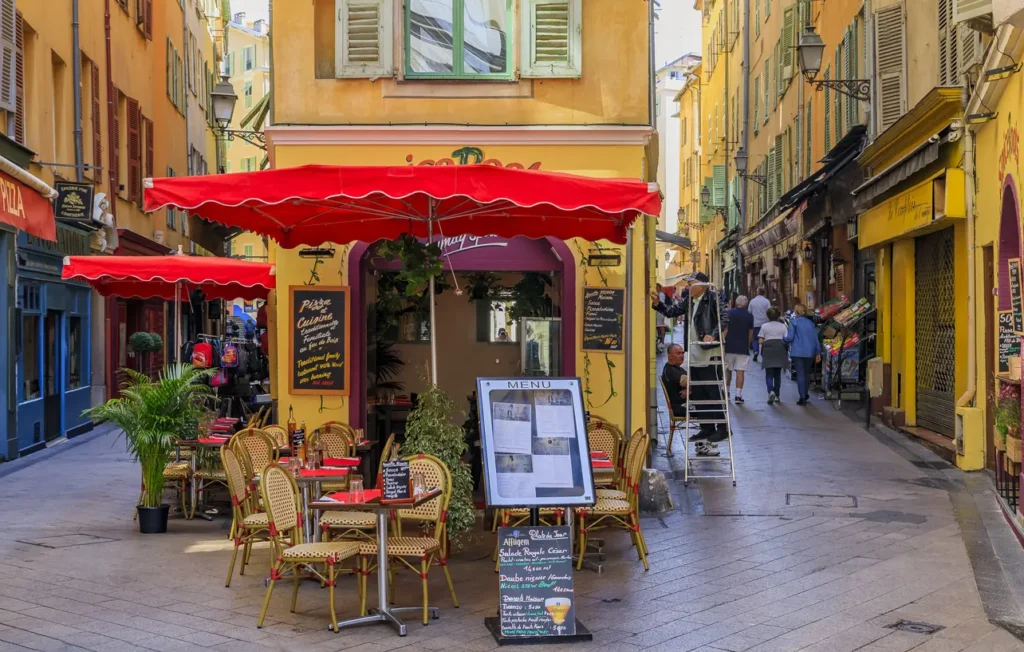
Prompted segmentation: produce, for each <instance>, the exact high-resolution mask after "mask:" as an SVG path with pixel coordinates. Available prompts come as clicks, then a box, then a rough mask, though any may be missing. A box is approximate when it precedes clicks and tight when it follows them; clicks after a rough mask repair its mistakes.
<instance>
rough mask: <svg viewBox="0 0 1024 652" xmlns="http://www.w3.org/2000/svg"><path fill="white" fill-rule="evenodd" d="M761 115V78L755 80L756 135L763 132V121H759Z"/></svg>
mask: <svg viewBox="0 0 1024 652" xmlns="http://www.w3.org/2000/svg"><path fill="white" fill-rule="evenodd" d="M760 115H761V78H760V77H755V78H754V135H755V136H756V135H757V132H758V131H760V130H761V121H760V120H758V116H760Z"/></svg>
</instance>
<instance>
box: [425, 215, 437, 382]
mask: <svg viewBox="0 0 1024 652" xmlns="http://www.w3.org/2000/svg"><path fill="white" fill-rule="evenodd" d="M433 241H434V201H433V200H430V214H429V215H428V217H427V244H428V245H429V244H431V243H432V242H433ZM427 297H428V298H429V300H430V382H431V383H433V385H434V387H437V319H435V314H434V275H433V274H431V275H430V281H429V286H428V289H427Z"/></svg>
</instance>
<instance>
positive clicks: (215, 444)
mask: <svg viewBox="0 0 1024 652" xmlns="http://www.w3.org/2000/svg"><path fill="white" fill-rule="evenodd" d="M229 441H231V436H230V435H216V434H211V435H209V436H206V437H200V438H198V439H196V440H194V441H187V442H182V443H183V444H185V445H188V446H192V447H193V450H192V459H191V460H190V465H191V467H192V482H191V483H189V484H190V487H189V498H191V499H192V505H193V510H192V511H193V512H195V513H196V514H198V515H199V518H201V519H203V520H206V521H212V520H213V517H212V516H210V515H209V514H207V513H206V512H205V511H203V510H200V509H196V508H195V504H196V500H198V499H199V497H198V493H199V492H198V487H197V486H196V481H195V477H196V471H198V470H199V451H200V449H208V450H209V449H212V450H219V449H221V448H223V447H224V445H225V444H227V443H228V442H229Z"/></svg>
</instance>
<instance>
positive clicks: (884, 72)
mask: <svg viewBox="0 0 1024 652" xmlns="http://www.w3.org/2000/svg"><path fill="white" fill-rule="evenodd" d="M905 51H906V35H905V29H904V18H903V5H902V4H896V5H890V6H888V7H885V8H883V9H879V10H878V11H876V12H875V75H876V79H877V81H876V88H877V91H876V97H877V99H876V101H875V111H874V115H875V116H876V120H878V131H879V132H882V131H885V130H886V129H888V128H889V127H891V126H892V125H893V123H895V122H896V121H897V120H899V119H900V117H901V116H902V115H903V114H904V113H905V112H906V101H907V100H906V77H905V75H906V70H905V66H904V59H905Z"/></svg>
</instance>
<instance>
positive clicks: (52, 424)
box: [43, 310, 64, 441]
mask: <svg viewBox="0 0 1024 652" xmlns="http://www.w3.org/2000/svg"><path fill="white" fill-rule="evenodd" d="M62 324H63V319H62V315H61V313H60V312H59V311H57V310H47V311H46V322H45V324H44V325H43V328H44V333H45V338H46V340H45V341H46V348H45V352H44V357H43V388H44V392H43V437H44V438H45V439H46V441H53V440H54V439H56V438H57V437H60V435H61V417H62V416H63V415H62V414H61V400H60V398H61V389H62V388H63V385H64V384H63V383H62V382H61V369H60V362H61V360H63V359H64V338H63V337H61V325H62Z"/></svg>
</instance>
